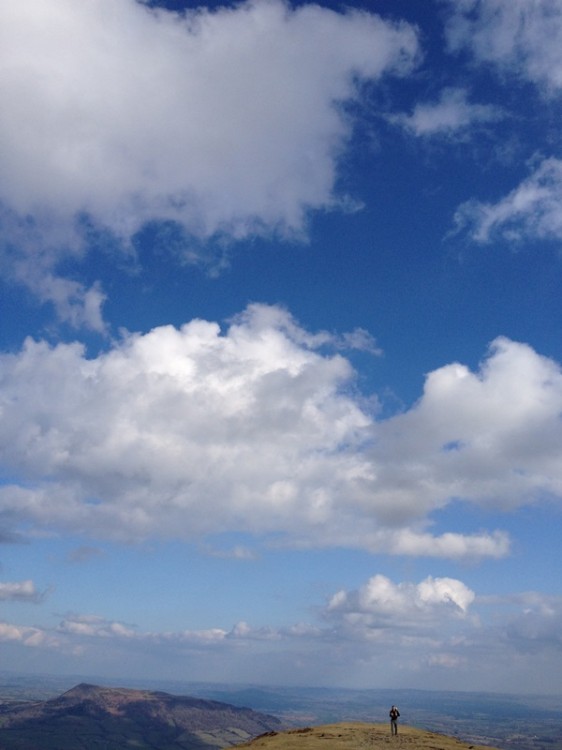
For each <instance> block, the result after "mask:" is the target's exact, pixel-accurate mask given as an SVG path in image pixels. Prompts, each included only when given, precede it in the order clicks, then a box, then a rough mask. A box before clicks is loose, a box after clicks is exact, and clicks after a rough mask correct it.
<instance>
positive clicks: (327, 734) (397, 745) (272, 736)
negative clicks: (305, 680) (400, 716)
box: [237, 722, 490, 750]
mask: <svg viewBox="0 0 562 750" xmlns="http://www.w3.org/2000/svg"><path fill="white" fill-rule="evenodd" d="M237 750H490V748H489V747H486V748H484V747H482V746H477V745H469V744H468V743H466V742H461V741H460V740H458V739H455V738H453V737H448V736H447V735H442V734H435V733H434V732H426V731H424V730H422V729H414V728H412V727H399V730H398V735H397V736H396V737H393V736H391V734H390V725H389V724H362V723H359V722H342V723H340V724H324V725H321V726H315V727H305V728H302V729H289V730H287V731H284V732H271V733H269V734H267V735H263V736H261V737H257V738H256V739H254V740H252V741H251V742H249V743H245V744H243V745H240V746H239V747H238V748H237Z"/></svg>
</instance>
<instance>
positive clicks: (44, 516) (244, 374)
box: [0, 305, 562, 558]
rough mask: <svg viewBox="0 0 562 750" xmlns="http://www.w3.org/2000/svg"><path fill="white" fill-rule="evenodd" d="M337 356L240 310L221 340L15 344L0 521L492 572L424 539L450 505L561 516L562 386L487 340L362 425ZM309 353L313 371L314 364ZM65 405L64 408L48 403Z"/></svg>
mask: <svg viewBox="0 0 562 750" xmlns="http://www.w3.org/2000/svg"><path fill="white" fill-rule="evenodd" d="M340 341H341V337H331V336H330V335H329V334H326V333H318V334H312V333H309V332H307V331H306V330H305V329H303V328H301V327H300V326H298V324H297V323H296V322H295V321H294V320H293V319H292V318H291V316H290V315H289V313H287V312H286V311H284V310H282V309H280V308H276V307H268V306H264V305H253V306H251V307H249V308H248V309H247V310H246V311H245V312H244V313H243V314H242V315H240V316H239V317H238V318H236V319H235V320H234V321H233V322H232V323H231V325H230V327H229V328H228V330H227V331H226V332H224V333H221V331H220V328H219V326H218V325H216V324H214V323H210V322H206V321H202V320H194V321H192V322H190V323H188V324H186V325H184V326H183V327H182V328H181V329H180V330H177V329H175V328H173V327H171V326H167V327H162V328H157V329H154V330H153V331H151V332H150V333H148V334H145V335H140V334H126V335H124V338H123V340H122V341H121V342H119V343H116V344H115V345H114V346H113V348H112V349H110V350H109V351H108V352H106V353H102V354H100V355H99V356H98V357H96V358H93V359H87V358H86V357H85V355H84V351H83V348H82V347H81V346H80V345H78V344H59V345H58V346H55V347H50V346H49V345H47V344H46V343H44V342H33V341H30V340H29V341H27V342H26V344H25V346H24V348H23V350H22V351H21V352H19V353H16V354H4V355H2V356H1V357H0V409H1V414H2V419H1V421H0V447H1V455H2V460H3V470H4V472H5V473H6V474H7V475H10V476H12V477H18V478H19V479H18V480H17V481H14V482H13V483H12V484H11V485H7V484H5V485H4V486H2V487H1V488H0V510H2V511H3V512H4V513H5V514H6V518H11V519H13V520H14V523H15V524H17V525H19V524H20V523H21V524H22V525H26V526H29V525H31V527H33V526H40V527H41V528H42V529H49V528H50V529H53V530H58V531H62V530H67V531H72V532H73V533H79V534H84V535H86V536H90V537H93V538H96V537H97V538H108V537H109V538H113V539H118V540H119V539H120V540H125V539H127V540H139V539H146V538H151V537H167V538H183V539H195V538H201V537H205V536H206V535H208V534H220V533H221V532H233V531H240V530H243V531H245V532H248V533H250V534H253V535H255V536H257V537H260V536H261V535H270V534H273V535H274V539H275V540H276V543H283V544H290V545H294V546H302V547H311V546H313V547H314V546H331V545H335V546H348V547H360V548H364V549H369V550H371V551H375V552H386V553H390V554H404V555H416V556H418V555H429V556H438V557H451V558H462V557H473V558H478V557H486V556H491V557H501V556H504V555H506V554H507V553H508V551H509V538H508V536H507V535H506V534H505V533H502V532H501V531H497V532H486V531H479V532H477V533H470V531H469V530H468V529H467V530H466V533H464V534H459V533H456V532H448V531H445V533H443V534H441V535H434V534H432V533H430V530H429V528H428V524H429V523H430V521H431V518H432V515H433V514H434V513H435V512H436V511H438V510H439V509H441V508H444V507H445V506H447V505H448V504H449V503H451V502H452V501H457V500H459V499H460V500H464V501H466V502H473V503H481V504H485V505H487V506H489V507H491V508H496V509H499V510H502V509H507V508H514V507H517V506H518V505H521V504H524V503H534V502H539V501H540V500H541V499H542V498H543V497H544V496H547V497H551V498H560V497H562V470H561V467H560V461H559V456H560V451H561V449H562V425H561V423H560V419H559V414H560V412H561V411H562V373H561V371H560V367H559V366H558V365H557V364H556V363H555V362H553V361H551V360H549V359H547V358H545V357H541V356H540V355H538V354H537V353H536V352H534V351H533V349H531V348H530V347H529V346H526V345H524V344H518V343H515V342H512V341H509V340H508V339H503V338H500V339H498V340H497V341H495V342H494V344H493V345H492V347H491V349H490V352H489V354H488V357H487V359H486V360H485V361H484V363H483V364H482V366H481V369H480V371H479V372H477V373H473V372H471V371H470V370H469V369H468V368H467V367H465V366H463V365H460V364H451V365H447V366H445V367H442V368H440V369H438V370H435V371H434V372H432V373H430V374H429V375H428V377H427V380H426V384H425V388H424V393H423V396H422V397H421V399H420V400H419V402H418V403H417V404H415V405H414V406H413V407H412V408H411V409H410V410H408V411H407V412H405V413H403V414H399V415H397V416H394V417H391V418H388V419H382V420H377V419H376V418H375V417H374V416H373V415H372V414H370V413H367V412H365V411H364V410H363V409H362V407H361V404H362V403H363V402H362V399H361V397H360V396H359V395H355V393H354V390H353V388H351V387H350V385H352V383H353V378H354V372H353V370H352V368H351V366H350V364H349V362H348V361H347V360H346V359H345V358H344V357H343V356H341V354H329V353H328V350H327V349H326V347H328V346H329V345H330V342H332V343H333V344H334V346H335V347H336V348H337V347H338V346H339V344H340ZM319 347H322V351H325V353H322V351H320V350H319ZM61 392H64V394H65V398H64V399H61V398H59V394H60V393H61Z"/></svg>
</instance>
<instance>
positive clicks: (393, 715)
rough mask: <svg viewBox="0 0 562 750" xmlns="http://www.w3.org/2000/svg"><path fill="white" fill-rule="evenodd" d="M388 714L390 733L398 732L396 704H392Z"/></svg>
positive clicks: (398, 714) (398, 712) (398, 713)
mask: <svg viewBox="0 0 562 750" xmlns="http://www.w3.org/2000/svg"><path fill="white" fill-rule="evenodd" d="M388 715H389V716H390V734H398V717H399V716H400V711H399V710H398V709H397V708H396V706H392V707H391V709H390V711H389V712H388Z"/></svg>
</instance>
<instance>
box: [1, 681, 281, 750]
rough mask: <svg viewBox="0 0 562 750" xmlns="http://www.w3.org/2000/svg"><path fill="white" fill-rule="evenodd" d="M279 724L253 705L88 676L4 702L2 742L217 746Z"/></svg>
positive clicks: (168, 748) (63, 748) (87, 747)
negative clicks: (56, 691) (52, 693)
mask: <svg viewBox="0 0 562 750" xmlns="http://www.w3.org/2000/svg"><path fill="white" fill-rule="evenodd" d="M279 728H281V722H280V721H279V720H278V719H276V718H275V717H273V716H268V715H266V714H260V713H258V712H256V711H252V710H251V709H249V708H238V707H235V706H231V705H229V704H226V703H219V702H218V701H211V700H203V699H198V698H190V697H185V696H175V695H170V694H168V693H163V692H151V691H148V690H130V689H125V688H103V687H98V686H96V685H87V684H81V685H77V686H76V687H74V688H72V689H71V690H69V691H67V692H66V693H63V695H61V696H59V697H57V698H53V699H51V700H47V701H35V702H29V703H20V704H19V705H16V706H14V705H12V706H4V707H1V708H0V748H2V750H94V748H96V749H97V748H103V750H124V749H126V748H134V750H148V749H149V748H150V749H151V750H154V749H155V748H158V750H216V749H217V748H225V747H230V746H232V745H235V744H239V743H241V742H245V741H247V740H250V739H251V738H252V737H256V736H257V735H259V734H262V733H264V732H270V731H273V730H276V729H279Z"/></svg>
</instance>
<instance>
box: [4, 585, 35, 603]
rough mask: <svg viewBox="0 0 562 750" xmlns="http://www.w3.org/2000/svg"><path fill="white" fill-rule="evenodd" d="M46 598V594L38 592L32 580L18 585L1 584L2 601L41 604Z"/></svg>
mask: <svg viewBox="0 0 562 750" xmlns="http://www.w3.org/2000/svg"><path fill="white" fill-rule="evenodd" d="M45 596H46V592H41V591H37V589H36V588H35V584H34V583H33V581H31V580H28V581H19V582H18V583H0V601H13V602H14V601H16V602H31V603H33V604H39V603H40V602H42V601H43V599H44V598H45Z"/></svg>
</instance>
